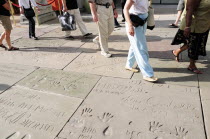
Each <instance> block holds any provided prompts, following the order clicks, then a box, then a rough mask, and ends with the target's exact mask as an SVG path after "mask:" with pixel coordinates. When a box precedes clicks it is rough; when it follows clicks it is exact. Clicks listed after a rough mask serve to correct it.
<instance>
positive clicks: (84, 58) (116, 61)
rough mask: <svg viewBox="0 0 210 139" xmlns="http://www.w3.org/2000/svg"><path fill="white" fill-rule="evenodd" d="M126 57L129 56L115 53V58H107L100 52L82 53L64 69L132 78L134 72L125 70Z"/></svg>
mask: <svg viewBox="0 0 210 139" xmlns="http://www.w3.org/2000/svg"><path fill="white" fill-rule="evenodd" d="M115 56H116V57H115ZM126 59H127V57H126V56H125V55H122V56H121V55H115V54H114V55H113V58H105V57H104V56H102V55H101V54H100V52H97V53H82V54H81V55H79V57H77V59H75V60H74V61H73V62H72V63H70V64H69V65H68V66H67V67H66V68H65V69H64V70H65V71H76V72H82V73H90V74H96V75H103V76H111V77H121V78H130V77H131V75H132V74H133V72H130V71H127V70H125V63H126Z"/></svg>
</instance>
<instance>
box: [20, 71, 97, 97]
mask: <svg viewBox="0 0 210 139" xmlns="http://www.w3.org/2000/svg"><path fill="white" fill-rule="evenodd" d="M99 79H100V76H96V75H88V74H83V73H75V72H65V71H61V70H50V69H39V70H37V71H36V72H34V73H33V74H31V75H30V76H27V77H26V78H25V79H24V80H22V81H21V82H19V83H18V85H21V86H25V87H29V88H32V89H36V90H42V91H49V92H53V93H56V94H62V95H66V96H73V97H79V98H85V97H86V96H87V94H88V93H89V92H90V91H91V89H92V88H93V87H94V86H95V84H96V83H97V81H98V80H99Z"/></svg>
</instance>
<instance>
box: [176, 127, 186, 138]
mask: <svg viewBox="0 0 210 139" xmlns="http://www.w3.org/2000/svg"><path fill="white" fill-rule="evenodd" d="M175 129H176V138H177V139H186V135H187V133H188V131H187V130H186V129H185V128H183V127H175Z"/></svg>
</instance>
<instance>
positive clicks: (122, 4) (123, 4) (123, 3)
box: [121, 1, 126, 20]
mask: <svg viewBox="0 0 210 139" xmlns="http://www.w3.org/2000/svg"><path fill="white" fill-rule="evenodd" d="M125 3H126V1H125V2H122V3H121V6H122V17H123V19H124V20H125V15H124V12H123V9H124V7H125Z"/></svg>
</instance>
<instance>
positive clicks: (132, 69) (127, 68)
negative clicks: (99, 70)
mask: <svg viewBox="0 0 210 139" xmlns="http://www.w3.org/2000/svg"><path fill="white" fill-rule="evenodd" d="M125 69H126V70H129V71H132V72H135V73H137V72H139V70H138V69H134V68H129V67H125Z"/></svg>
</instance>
